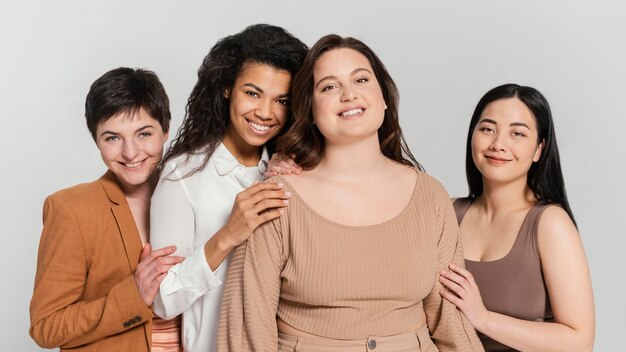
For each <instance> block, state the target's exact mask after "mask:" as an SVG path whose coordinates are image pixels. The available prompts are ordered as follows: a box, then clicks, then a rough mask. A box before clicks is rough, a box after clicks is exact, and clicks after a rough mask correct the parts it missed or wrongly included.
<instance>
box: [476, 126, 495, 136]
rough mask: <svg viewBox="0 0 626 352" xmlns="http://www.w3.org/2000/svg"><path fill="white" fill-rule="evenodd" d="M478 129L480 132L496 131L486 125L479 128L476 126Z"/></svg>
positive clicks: (490, 132) (489, 132) (491, 132)
mask: <svg viewBox="0 0 626 352" xmlns="http://www.w3.org/2000/svg"><path fill="white" fill-rule="evenodd" d="M478 130H479V131H480V132H483V133H486V134H493V133H496V131H495V130H494V129H493V128H491V127H487V126H483V127H480V128H478Z"/></svg>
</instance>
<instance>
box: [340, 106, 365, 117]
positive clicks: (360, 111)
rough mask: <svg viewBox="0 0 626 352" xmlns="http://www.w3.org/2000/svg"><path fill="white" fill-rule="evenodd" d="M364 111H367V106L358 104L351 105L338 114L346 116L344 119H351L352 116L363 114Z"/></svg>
mask: <svg viewBox="0 0 626 352" xmlns="http://www.w3.org/2000/svg"><path fill="white" fill-rule="evenodd" d="M363 112H365V108H364V107H360V106H358V107H351V108H349V109H346V110H343V111H342V112H340V113H339V114H337V115H339V117H341V118H344V119H351V118H355V117H359V116H361V114H363Z"/></svg>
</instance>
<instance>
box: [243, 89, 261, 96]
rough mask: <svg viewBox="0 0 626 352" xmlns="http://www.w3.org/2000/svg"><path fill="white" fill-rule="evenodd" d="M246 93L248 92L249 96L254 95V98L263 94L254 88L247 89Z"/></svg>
mask: <svg viewBox="0 0 626 352" xmlns="http://www.w3.org/2000/svg"><path fill="white" fill-rule="evenodd" d="M245 93H246V94H248V95H249V96H251V97H253V98H260V97H261V94H259V93H257V92H255V91H253V90H247V91H246V92H245Z"/></svg>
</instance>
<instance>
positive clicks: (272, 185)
mask: <svg viewBox="0 0 626 352" xmlns="http://www.w3.org/2000/svg"><path fill="white" fill-rule="evenodd" d="M282 188H283V184H282V183H280V182H279V183H276V182H259V183H257V184H255V185H252V186H250V187H248V188H247V189H245V190H243V191H241V192H239V194H237V197H235V200H236V201H243V200H246V199H248V198H250V197H252V196H254V195H255V194H257V193H259V192H261V191H264V190H279V189H282Z"/></svg>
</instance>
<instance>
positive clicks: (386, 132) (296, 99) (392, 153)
mask: <svg viewBox="0 0 626 352" xmlns="http://www.w3.org/2000/svg"><path fill="white" fill-rule="evenodd" d="M341 48H348V49H352V50H355V51H357V52H359V53H361V54H362V55H363V56H365V57H366V58H367V60H368V61H369V63H370V65H371V66H372V70H374V75H375V76H376V80H378V82H379V84H380V89H381V91H382V93H383V99H384V100H385V103H386V104H387V109H386V110H385V118H384V120H383V124H382V125H381V126H380V128H379V129H378V140H379V142H380V150H381V152H382V153H383V155H385V156H386V157H388V158H389V159H391V160H394V161H396V162H399V163H401V164H404V165H408V166H411V167H416V168H418V169H422V167H421V165H420V164H419V163H418V162H417V160H415V157H413V154H412V153H411V151H410V150H409V147H408V146H407V144H406V141H405V140H404V137H403V135H402V129H401V128H400V121H399V116H398V115H399V114H398V104H399V100H400V95H399V93H398V88H397V87H396V84H395V83H394V81H393V79H392V78H391V75H389V72H387V69H386V68H385V65H383V63H382V61H380V59H379V58H378V56H377V55H376V53H374V51H373V50H372V49H370V48H369V47H368V46H367V45H365V44H364V43H363V42H361V41H360V40H358V39H355V38H351V37H347V38H343V37H341V36H339V35H336V34H329V35H326V36H324V37H322V38H321V39H320V40H318V41H317V43H315V45H313V47H312V48H311V50H309V53H308V55H307V56H306V58H305V59H304V63H303V64H302V67H301V68H300V71H298V74H297V75H296V77H295V78H294V80H293V84H292V86H293V90H292V92H293V97H292V106H293V113H294V121H293V124H292V125H291V128H290V129H289V130H288V131H287V132H286V133H285V134H284V135H283V136H282V137H280V138H279V140H278V145H277V149H278V151H279V152H281V153H284V154H286V155H294V156H295V158H294V160H295V161H296V162H297V163H298V164H299V165H301V166H302V167H303V168H305V169H310V168H312V167H315V166H316V165H317V164H319V162H320V161H321V160H322V157H323V156H324V149H325V145H324V136H323V135H322V133H321V132H320V131H319V130H318V129H317V127H316V126H315V124H314V122H313V109H312V104H313V84H314V82H313V79H314V78H313V70H314V68H315V63H316V62H317V60H318V59H319V58H320V57H321V56H322V55H323V54H324V53H326V52H328V51H330V50H333V49H341Z"/></svg>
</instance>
